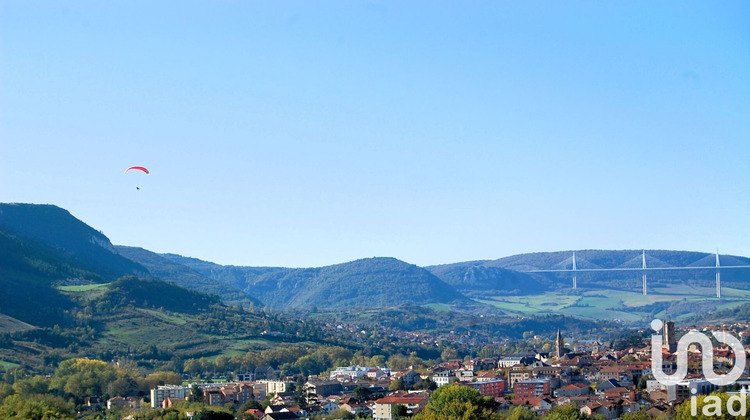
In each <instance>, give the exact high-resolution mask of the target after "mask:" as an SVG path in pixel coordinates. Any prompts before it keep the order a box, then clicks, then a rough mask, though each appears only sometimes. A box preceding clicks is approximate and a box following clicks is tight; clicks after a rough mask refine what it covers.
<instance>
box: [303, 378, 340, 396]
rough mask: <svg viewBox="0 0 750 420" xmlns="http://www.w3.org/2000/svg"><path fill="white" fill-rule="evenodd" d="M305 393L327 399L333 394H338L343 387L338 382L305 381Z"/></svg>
mask: <svg viewBox="0 0 750 420" xmlns="http://www.w3.org/2000/svg"><path fill="white" fill-rule="evenodd" d="M304 388H305V392H307V393H308V394H311V393H312V394H316V395H320V396H321V397H328V396H330V395H334V394H340V393H341V392H342V391H343V390H344V387H343V386H342V385H341V382H339V381H325V380H313V381H307V382H306V383H305V385H304Z"/></svg>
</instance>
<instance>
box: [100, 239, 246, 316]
mask: <svg viewBox="0 0 750 420" xmlns="http://www.w3.org/2000/svg"><path fill="white" fill-rule="evenodd" d="M115 249H116V250H117V252H118V253H120V255H123V256H124V257H126V258H129V259H131V260H133V261H136V262H138V263H139V264H140V265H142V266H143V267H145V268H146V269H147V270H148V272H149V274H150V276H151V277H154V278H158V279H160V280H164V281H167V282H170V283H174V284H176V285H179V286H181V287H184V288H186V289H189V290H197V291H200V292H203V293H208V294H212V295H216V296H219V297H220V298H221V300H222V302H224V303H226V304H228V305H239V306H245V307H247V306H250V305H258V304H260V302H259V301H258V300H256V299H254V298H253V297H251V296H250V295H248V294H247V293H245V292H244V291H243V290H242V289H241V288H238V287H236V286H235V284H232V283H229V282H226V281H223V280H222V279H218V280H217V279H212V278H209V277H207V276H205V275H203V274H201V273H199V272H197V271H195V270H193V269H191V268H190V267H188V266H186V265H184V264H180V263H179V262H175V261H173V260H172V259H169V258H167V257H165V256H163V255H160V254H156V253H154V252H151V251H148V250H145V249H143V248H135V247H126V246H119V245H118V246H115ZM242 286H243V285H242V284H241V287H242Z"/></svg>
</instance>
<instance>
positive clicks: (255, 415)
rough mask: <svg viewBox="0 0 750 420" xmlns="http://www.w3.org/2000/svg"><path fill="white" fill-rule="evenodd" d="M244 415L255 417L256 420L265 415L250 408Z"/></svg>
mask: <svg viewBox="0 0 750 420" xmlns="http://www.w3.org/2000/svg"><path fill="white" fill-rule="evenodd" d="M245 414H250V415H251V416H253V417H255V418H256V419H259V420H260V419H261V418H263V416H264V415H265V414H266V413H264V412H262V411H260V410H258V409H257V408H250V409H248V410H247V411H245Z"/></svg>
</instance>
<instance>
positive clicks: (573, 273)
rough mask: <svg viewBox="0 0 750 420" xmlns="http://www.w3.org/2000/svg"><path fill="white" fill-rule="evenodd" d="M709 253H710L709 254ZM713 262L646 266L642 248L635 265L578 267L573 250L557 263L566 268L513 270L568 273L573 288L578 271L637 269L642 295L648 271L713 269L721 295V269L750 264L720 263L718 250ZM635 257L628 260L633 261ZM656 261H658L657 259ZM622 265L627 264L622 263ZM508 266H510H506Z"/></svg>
mask: <svg viewBox="0 0 750 420" xmlns="http://www.w3.org/2000/svg"><path fill="white" fill-rule="evenodd" d="M709 255H710V254H709ZM715 256H716V258H715V263H714V264H713V265H706V264H705V263H706V262H705V261H704V260H705V258H704V259H701V260H699V261H697V262H696V263H697V264H696V263H694V264H696V265H688V266H682V267H676V266H671V265H664V266H651V267H649V266H647V264H646V251H645V250H644V251H643V252H642V253H641V255H640V258H637V259H638V260H640V261H639V262H640V265H639V266H637V267H623V266H622V265H621V266H619V267H612V268H605V267H596V268H578V264H577V263H576V253H575V252H573V255H572V257H571V258H567V259H565V260H563V261H561V262H560V263H559V264H558V265H566V268H553V269H518V270H515V271H519V272H522V273H570V274H571V276H572V278H573V288H574V289H577V288H578V278H577V274H578V273H587V272H617V271H639V272H642V273H643V295H644V296H646V295H648V279H647V273H648V272H649V271H666V270H715V271H716V297H717V298H720V297H721V270H733V269H743V268H749V269H750V264H748V265H723V266H722V265H721V263H720V258H719V252H718V251H716V254H715ZM568 261H570V265H569V267H570V268H567V267H568V265H567V262H568ZM634 261H635V259H633V260H631V261H629V262H634ZM657 261H659V260H658V259H657ZM623 265H627V263H626V264H623ZM508 268H510V267H508Z"/></svg>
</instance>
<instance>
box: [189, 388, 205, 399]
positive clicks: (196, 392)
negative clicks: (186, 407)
mask: <svg viewBox="0 0 750 420" xmlns="http://www.w3.org/2000/svg"><path fill="white" fill-rule="evenodd" d="M188 401H190V402H203V392H202V391H201V389H200V388H199V387H198V384H193V386H191V387H190V396H189V397H188Z"/></svg>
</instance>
